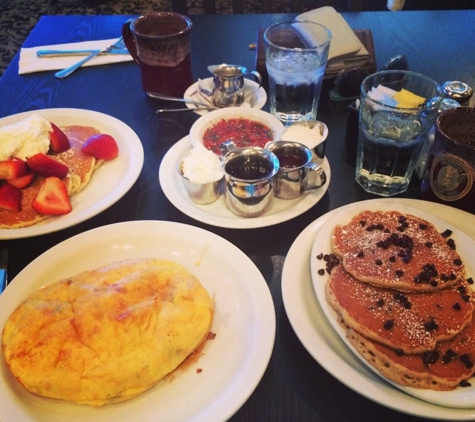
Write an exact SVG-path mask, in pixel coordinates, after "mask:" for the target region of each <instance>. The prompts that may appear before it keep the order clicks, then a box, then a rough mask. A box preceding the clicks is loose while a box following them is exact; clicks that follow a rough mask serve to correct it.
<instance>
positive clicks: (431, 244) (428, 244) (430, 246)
mask: <svg viewBox="0 0 475 422" xmlns="http://www.w3.org/2000/svg"><path fill="white" fill-rule="evenodd" d="M425 245H426V246H427V247H428V248H432V246H433V245H434V244H433V243H432V242H426V243H425Z"/></svg>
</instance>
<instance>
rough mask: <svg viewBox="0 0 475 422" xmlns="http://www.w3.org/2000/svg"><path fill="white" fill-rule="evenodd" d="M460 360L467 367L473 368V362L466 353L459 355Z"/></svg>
mask: <svg viewBox="0 0 475 422" xmlns="http://www.w3.org/2000/svg"><path fill="white" fill-rule="evenodd" d="M460 361H461V362H462V363H463V364H464V365H465V367H466V368H467V369H471V368H473V362H472V360H471V359H470V356H469V355H468V354H467V353H464V354H463V355H462V356H460Z"/></svg>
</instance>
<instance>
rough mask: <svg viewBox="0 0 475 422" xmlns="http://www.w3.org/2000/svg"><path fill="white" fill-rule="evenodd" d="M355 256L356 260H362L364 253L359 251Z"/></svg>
mask: <svg viewBox="0 0 475 422" xmlns="http://www.w3.org/2000/svg"><path fill="white" fill-rule="evenodd" d="M356 256H357V257H358V258H363V257H364V252H363V251H359V252H358V254H357V255H356Z"/></svg>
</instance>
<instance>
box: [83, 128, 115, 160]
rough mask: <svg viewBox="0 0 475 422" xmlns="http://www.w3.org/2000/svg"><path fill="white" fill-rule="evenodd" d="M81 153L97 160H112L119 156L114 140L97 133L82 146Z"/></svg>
mask: <svg viewBox="0 0 475 422" xmlns="http://www.w3.org/2000/svg"><path fill="white" fill-rule="evenodd" d="M81 149H82V152H83V153H84V154H86V155H90V156H92V157H94V158H97V159H99V160H113V159H114V158H116V157H117V156H118V155H119V147H118V145H117V142H116V140H115V139H114V138H113V137H112V136H110V135H106V134H104V133H98V134H96V135H93V136H91V137H90V138H89V139H87V141H86V142H84V144H83V145H82V148H81Z"/></svg>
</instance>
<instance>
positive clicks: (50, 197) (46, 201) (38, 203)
mask: <svg viewBox="0 0 475 422" xmlns="http://www.w3.org/2000/svg"><path fill="white" fill-rule="evenodd" d="M32 207H33V209H34V210H35V211H37V212H39V213H40V214H49V215H61V214H68V213H69V212H71V210H72V206H71V201H70V199H69V194H68V190H67V189H66V186H65V184H64V183H63V182H62V181H61V179H59V178H58V177H48V178H46V179H45V180H43V182H42V183H41V185H40V190H39V191H38V194H37V195H36V198H35V199H34V200H33V204H32Z"/></svg>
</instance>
